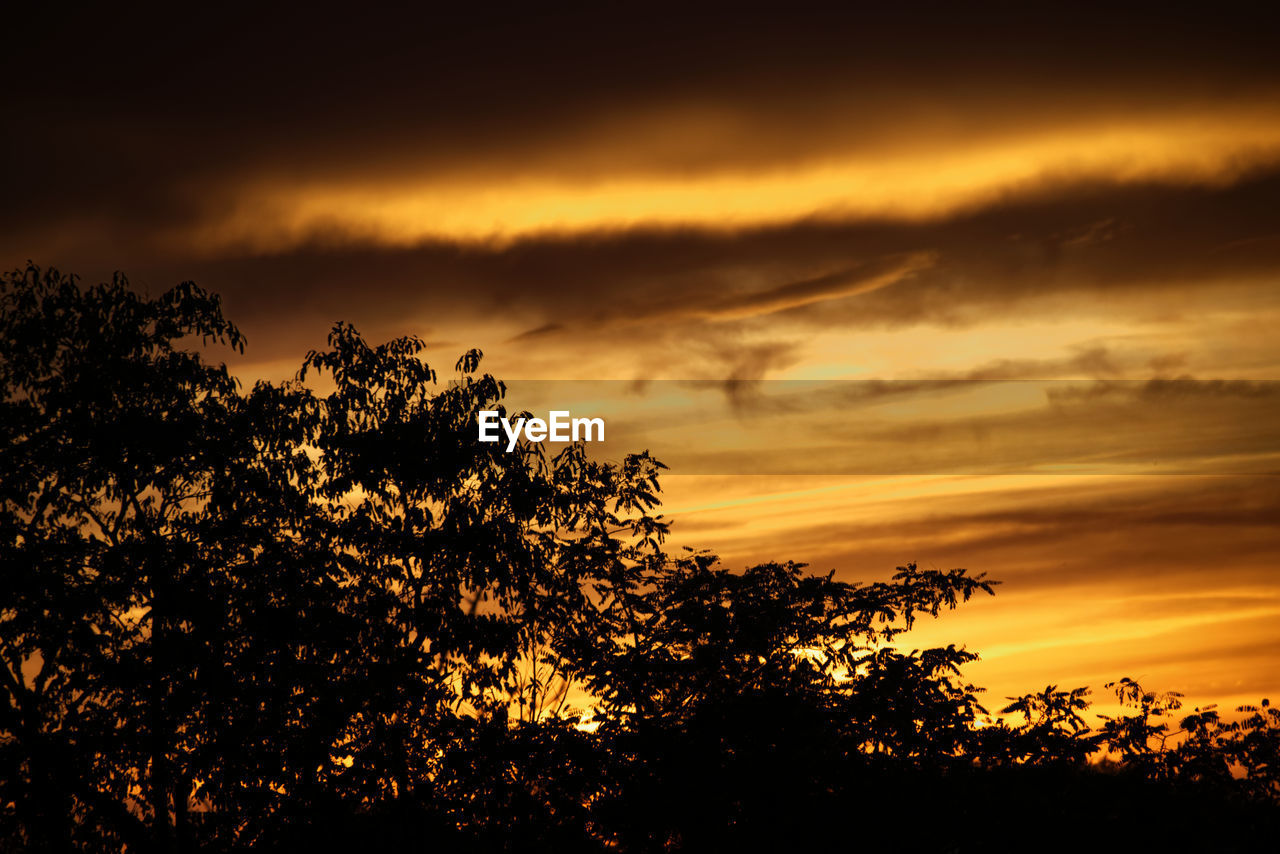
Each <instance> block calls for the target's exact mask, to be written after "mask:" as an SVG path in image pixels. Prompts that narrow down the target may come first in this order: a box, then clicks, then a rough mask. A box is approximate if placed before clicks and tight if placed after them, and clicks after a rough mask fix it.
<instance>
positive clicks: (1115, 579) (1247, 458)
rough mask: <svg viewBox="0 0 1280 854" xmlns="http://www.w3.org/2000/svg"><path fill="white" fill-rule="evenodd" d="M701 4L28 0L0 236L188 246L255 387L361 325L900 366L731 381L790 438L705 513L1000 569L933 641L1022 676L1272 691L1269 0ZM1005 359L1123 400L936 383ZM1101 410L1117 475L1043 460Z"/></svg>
mask: <svg viewBox="0 0 1280 854" xmlns="http://www.w3.org/2000/svg"><path fill="white" fill-rule="evenodd" d="M704 8H705V9H707V11H703V12H699V13H697V14H691V13H689V12H688V11H687V10H686V11H679V7H675V6H672V7H666V8H664V7H660V6H648V7H644V8H635V9H633V10H632V11H624V9H623V7H620V6H607V7H605V6H598V7H585V6H584V7H582V8H580V9H577V10H572V11H570V10H562V11H557V12H554V13H549V12H545V11H544V10H542V9H541V8H539V7H538V6H536V5H533V4H531V5H529V6H528V7H527V8H526V9H525V11H522V12H514V13H513V12H507V11H499V10H497V9H488V10H486V11H485V12H482V13H479V14H477V15H476V16H473V17H466V18H463V17H460V16H456V15H445V14H441V13H434V12H426V11H421V12H419V13H416V14H414V15H407V14H405V15H400V14H390V13H386V14H366V15H364V16H363V17H362V19H361V20H360V21H349V22H343V21H335V20H333V19H332V18H323V19H321V18H320V16H319V13H318V12H317V11H315V10H314V8H313V9H312V10H311V11H305V10H303V9H301V7H300V10H299V11H297V12H295V13H289V14H286V13H285V12H274V13H263V12H260V11H255V12H253V13H248V12H242V11H237V10H234V9H232V8H231V7H228V6H217V7H216V8H215V7H212V6H209V7H205V8H203V9H201V10H200V11H198V12H195V13H191V12H189V11H188V10H184V11H183V13H182V15H181V16H177V15H174V16H172V17H166V16H162V15H144V14H142V13H138V14H137V15H136V16H134V17H131V18H120V17H118V16H116V15H115V13H114V10H112V14H111V15H110V16H109V15H108V14H107V13H106V12H102V13H93V14H83V15H79V16H77V17H76V19H75V20H74V21H72V20H70V19H63V18H58V17H54V16H51V14H52V13H41V12H37V11H30V10H21V11H15V12H13V13H9V14H7V15H6V17H8V18H10V19H11V20H10V25H9V26H8V27H7V29H8V30H9V33H8V35H9V38H8V39H7V41H8V42H10V46H9V48H7V49H6V51H5V52H3V54H2V55H0V64H2V65H3V72H2V73H3V79H4V80H5V86H4V95H3V96H0V97H3V98H4V101H5V111H4V115H5V118H4V121H5V123H6V131H5V134H4V137H3V143H2V144H3V145H4V147H5V149H6V152H5V155H4V157H3V160H2V161H0V164H2V165H0V170H2V171H0V186H2V187H3V198H4V199H5V202H6V203H5V204H4V205H3V207H2V208H0V263H3V264H4V265H5V266H7V267H9V268H12V267H15V266H18V265H20V264H23V263H25V262H26V261H27V260H28V259H31V260H33V261H35V262H36V263H38V264H41V265H48V266H57V267H59V268H61V269H63V270H66V271H71V272H76V273H79V274H80V275H81V276H82V277H83V278H84V279H85V280H87V281H97V280H101V279H103V278H105V277H108V276H109V275H110V274H111V272H112V271H113V270H117V269H118V270H122V271H124V272H126V273H127V274H128V275H129V277H130V279H131V281H132V282H133V283H134V285H135V286H137V287H138V288H140V289H145V290H149V291H150V292H152V293H156V292H159V291H161V290H163V289H166V288H168V287H169V286H171V285H173V284H175V283H177V282H178V281H181V280H185V279H194V280H195V281H197V282H198V283H199V284H201V285H203V286H204V287H206V288H208V289H211V290H214V291H217V292H219V293H221V294H222V295H223V297H224V300H225V308H226V311H227V313H228V315H229V316H230V317H231V318H232V319H233V320H235V321H236V322H237V323H239V324H240V326H241V327H242V329H243V330H244V331H245V332H246V334H247V336H248V340H249V346H248V349H247V351H246V353H245V355H244V356H243V357H237V358H236V359H234V360H233V362H232V365H233V368H234V370H235V371H236V373H237V374H238V375H239V376H241V377H242V378H243V379H244V380H246V381H251V380H252V379H255V378H268V379H283V378H286V377H289V376H291V375H292V373H293V372H294V371H295V370H296V368H297V366H298V364H299V362H300V360H301V358H302V356H303V354H304V353H305V352H306V351H307V350H308V349H310V348H313V347H318V346H320V345H322V344H323V342H324V336H325V334H326V332H327V330H328V328H329V327H330V325H331V324H332V323H333V322H334V321H337V320H346V321H350V322H352V323H354V324H356V326H357V327H359V329H360V330H361V331H362V332H363V333H365V335H366V336H367V337H368V338H370V339H375V340H383V339H385V338H388V337H392V336H397V335H404V334H416V335H420V336H422V337H423V338H425V339H426V340H427V341H428V342H430V343H429V354H430V358H431V361H432V363H433V364H434V365H435V366H436V367H438V368H439V369H441V373H442V374H446V373H448V369H449V368H451V366H452V365H453V363H454V360H455V359H456V358H457V356H458V355H459V354H460V353H462V352H463V351H464V350H466V349H468V348H471V347H479V348H481V349H483V350H484V352H485V354H486V356H485V363H484V365H485V367H486V368H487V369H488V370H489V371H491V372H493V373H495V374H496V375H498V376H499V377H502V378H507V379H511V380H613V381H623V383H622V384H623V385H629V387H635V388H637V389H643V388H644V385H643V384H644V383H645V382H648V381H654V380H699V381H719V380H734V381H743V382H748V383H749V382H750V381H755V380H794V381H800V380H821V381H859V380H876V381H899V383H900V385H898V386H897V388H899V389H906V391H905V392H904V394H908V395H915V396H913V397H910V402H903V401H901V400H899V402H898V404H896V405H897V406H898V407H899V408H898V409H896V410H893V411H892V412H890V411H889V410H885V409H877V410H875V414H874V417H875V421H874V423H875V425H878V427H879V428H880V432H879V433H875V432H874V431H873V432H872V433H868V434H866V435H864V434H861V433H859V434H858V435H857V436H854V435H852V434H851V433H845V432H841V431H840V430H839V429H838V427H837V426H836V425H834V423H833V424H831V425H828V426H827V427H824V428H823V429H821V430H819V429H816V428H815V429H812V430H802V429H794V425H793V426H792V427H780V426H779V424H778V423H777V422H773V421H770V420H769V419H768V418H764V417H760V416H759V413H758V412H756V413H754V414H751V413H748V414H745V415H744V413H743V411H742V408H741V407H742V402H741V400H739V399H736V398H735V397H734V396H733V395H732V394H724V395H721V396H720V397H715V396H714V395H713V396H711V397H710V398H708V399H709V400H712V401H714V405H715V406H717V407H719V410H718V411H719V412H720V413H721V415H722V416H723V417H724V418H725V419H726V420H727V421H731V422H733V423H735V424H738V425H743V424H745V425H746V426H744V427H740V429H742V430H743V431H745V436H746V439H745V440H744V441H746V442H747V445H746V447H745V450H744V451H743V453H744V454H745V455H746V457H753V458H756V459H767V460H782V462H779V463H778V464H777V465H774V466H763V467H760V468H757V469H755V470H757V471H772V472H777V473H771V474H742V473H740V472H741V471H743V470H744V469H743V468H742V467H741V465H739V464H737V463H732V464H730V463H724V464H722V465H720V466H719V467H717V466H716V465H713V464H710V463H707V462H706V461H705V459H704V460H703V462H702V463H698V462H697V459H696V455H695V457H691V458H690V461H689V462H687V463H686V466H685V468H684V469H683V470H682V469H681V467H680V466H679V465H673V470H672V472H671V475H670V476H669V477H668V478H667V480H666V482H665V489H666V496H667V497H666V508H665V510H666V512H668V513H669V514H670V515H671V516H672V517H673V518H674V520H675V523H676V524H675V527H674V531H673V542H674V544H676V545H690V546H696V547H709V548H712V549H713V550H716V551H717V552H718V553H720V554H721V555H722V556H723V557H724V559H725V561H726V563H728V564H729V565H730V566H733V567H741V566H745V565H748V564H749V563H751V562H758V561H762V560H768V559H792V560H798V561H805V562H808V563H809V564H811V565H812V567H813V568H814V569H816V570H821V571H823V572H825V571H827V570H829V569H835V570H836V573H837V576H838V577H841V578H844V579H848V580H858V579H867V580H872V579H880V578H884V577H886V576H887V575H888V574H889V573H890V572H892V570H893V568H894V567H895V566H897V565H899V564H902V563H905V562H907V561H917V562H918V563H920V564H921V565H922V566H935V567H938V568H950V567H954V566H965V567H968V568H969V569H971V570H973V571H975V572H986V573H987V574H988V575H990V576H991V577H994V578H997V579H1000V580H1001V581H1002V582H1003V586H1002V587H1000V588H999V589H998V595H997V596H996V597H994V598H992V599H989V600H984V601H981V602H977V603H974V604H971V605H969V606H967V607H966V608H964V609H962V610H961V611H959V612H957V613H955V614H953V615H949V616H948V617H946V618H945V619H943V620H940V621H939V622H937V623H936V624H929V625H925V626H922V627H921V628H920V630H919V632H918V635H917V636H909V642H910V643H912V644H914V645H922V644H925V643H933V642H942V643H949V642H963V643H966V644H968V645H969V647H970V648H971V649H973V650H974V651H976V652H978V653H980V654H981V655H982V660H981V661H980V662H978V663H976V664H974V665H972V666H971V668H970V669H969V671H968V675H969V677H970V678H971V679H972V680H973V681H975V682H976V683H977V684H979V685H984V686H986V687H987V688H988V689H989V695H988V697H989V699H990V700H991V705H999V702H1000V698H1002V697H1003V696H1005V695H1007V694H1013V693H1015V692H1017V693H1021V692H1024V691H1029V690H1033V689H1040V688H1043V687H1044V686H1045V684H1047V683H1057V684H1060V685H1063V686H1075V685H1080V684H1089V685H1092V686H1094V688H1095V690H1096V691H1097V692H1098V693H1099V695H1101V694H1102V693H1103V692H1102V690H1101V689H1102V684H1103V683H1104V682H1106V681H1109V680H1112V679H1117V678H1119V677H1122V676H1132V677H1134V678H1138V679H1140V680H1141V681H1142V682H1143V683H1144V684H1147V685H1148V686H1149V687H1152V688H1159V689H1163V690H1178V691H1183V692H1185V693H1186V694H1187V695H1188V699H1189V700H1190V701H1191V702H1192V703H1193V704H1196V703H1203V702H1219V703H1223V704H1228V703H1230V704H1238V703H1241V702H1245V701H1249V700H1257V699H1259V698H1261V697H1263V696H1268V695H1270V696H1271V697H1273V698H1274V697H1276V696H1277V695H1280V478H1278V477H1277V474H1278V473H1280V384H1278V381H1280V336H1278V335H1277V330H1278V329H1280V59H1278V58H1277V49H1276V45H1277V43H1278V39H1280V30H1278V29H1277V27H1276V24H1275V22H1274V21H1272V20H1267V19H1263V18H1260V17H1257V16H1256V14H1255V15H1252V16H1251V15H1249V14H1247V13H1244V12H1238V11H1233V10H1231V9H1226V8H1223V7H1214V9H1213V11H1212V12H1210V11H1208V10H1207V7H1206V10H1205V11H1203V12H1199V13H1197V12H1192V11H1189V10H1185V9H1181V8H1180V7H1176V6H1170V5H1168V4H1161V5H1156V4H1151V5H1148V6H1144V7H1140V8H1138V9H1136V10H1134V11H1131V12H1125V13H1117V12H1112V13H1107V14H1103V13H1092V14H1083V13H1080V12H1079V11H1077V10H1075V9H1074V8H1073V7H1071V6H1065V5H1064V6H1048V5H1043V4H1035V5H1034V6H1033V5H1013V4H1009V5H1006V6H1003V7H1000V8H999V10H998V11H990V12H975V11H973V10H972V9H969V10H959V9H952V10H947V9H946V7H943V8H941V9H938V10H925V9H923V8H919V7H918V8H917V9H916V10H915V11H912V12H907V11H894V12H892V13H888V12H885V11H883V10H880V9H874V10H859V9H854V8H848V9H845V10H843V11H840V12H834V11H829V10H821V9H819V8H818V7H810V8H807V9H806V8H803V7H800V6H792V5H790V4H789V5H788V6H787V10H786V12H785V13H784V12H780V11H778V10H774V11H773V12H764V11H744V10H741V9H738V10H730V9H729V8H728V7H725V9H723V10H721V11H718V12H712V11H710V7H704ZM892 8H893V9H895V10H899V9H900V8H901V7H900V4H893V5H892ZM605 10H607V11H605ZM366 11H367V10H366ZM193 15H194V17H193ZM1012 380H1036V381H1055V382H1058V381H1074V382H1062V383H1060V384H1059V385H1055V386H1054V387H1055V388H1057V387H1061V388H1068V389H1076V390H1077V393H1079V394H1084V393H1087V391H1088V389H1094V390H1095V392H1096V393H1095V394H1094V395H1093V397H1091V398H1090V400H1095V399H1100V398H1101V397H1102V396H1104V394H1109V395H1113V398H1110V399H1109V400H1111V402H1110V403H1106V404H1105V405H1103V404H1097V405H1096V406H1095V405H1093V404H1090V408H1088V409H1087V410H1079V409H1071V404H1069V403H1067V404H1063V403H1062V400H1064V399H1066V397H1069V396H1070V394H1067V395H1066V396H1065V397H1064V396H1063V395H1058V396H1057V397H1054V396H1052V395H1049V396H1048V397H1049V398H1052V399H1051V400H1049V402H1048V403H1046V394H1045V393H1043V392H1040V393H1039V394H1038V396H1034V395H1033V399H1029V400H1025V401H1021V402H1020V403H1017V404H1016V405H1015V404H1012V403H1011V404H1009V405H1007V406H1005V405H1003V404H1001V405H995V404H993V403H991V402H990V401H988V402H986V403H983V404H981V406H982V407H985V408H983V409H982V411H981V412H978V411H977V410H975V409H973V408H965V407H963V406H953V407H951V408H948V404H946V402H945V401H942V400H941V399H940V398H938V397H937V396H936V394H935V392H936V387H935V388H929V382H926V381H932V382H933V383H934V384H935V386H936V383H938V382H939V381H947V382H951V381H956V382H959V383H964V384H966V385H965V386H964V387H965V388H978V387H986V386H987V385H991V386H997V385H998V387H999V388H1002V389H1005V390H1006V391H1007V390H1008V389H1011V388H1016V387H1030V386H1010V385H1007V383H1008V382H1009V381H1012ZM1151 380H1161V381H1163V380H1177V381H1178V382H1176V383H1170V384H1165V385H1161V384H1159V383H1156V384H1152V383H1149V382H1147V381H1151ZM1125 381H1129V382H1125ZM1197 381H1199V382H1197ZM1218 381H1222V382H1218ZM910 384H915V385H910ZM999 384H1004V385H999ZM845 386H847V387H850V388H863V389H881V388H884V387H885V386H882V385H875V384H871V385H864V386H858V385H852V384H847V383H846V384H845ZM845 386H842V387H845ZM770 387H773V386H770ZM921 389H923V391H921ZM1081 389H1084V390H1085V392H1079V390H1081ZM917 392H918V393H917ZM1054 401H1057V403H1055V402H1054ZM864 402H865V401H864ZM654 405H655V406H656V404H654ZM860 405H861V404H860ZM735 407H737V408H735ZM1068 410H1069V411H1068ZM859 411H860V412H863V413H864V414H865V412H867V411H869V410H859ZM1082 412H1083V413H1085V414H1084V415H1081V414H1080V413H1082ZM1064 413H1066V414H1064ZM822 414H824V416H826V417H833V418H837V417H838V415H839V413H838V412H836V413H835V415H834V416H833V410H830V409H823V410H822ZM1076 416H1079V417H1076ZM753 417H756V418H759V419H760V420H758V421H751V420H750V419H751V418H753ZM815 417H817V416H815ZM866 417H867V418H871V417H872V416H871V415H867V416H866ZM744 419H745V420H744ZM979 420H980V422H981V423H980V425H979V426H975V425H976V424H978V421H979ZM860 423H862V422H860ZM868 423H869V422H868ZM753 425H754V426H753ZM979 427H980V428H981V430H982V431H985V432H983V434H982V435H983V436H986V437H987V438H986V439H984V441H985V442H986V444H985V445H984V447H985V448H986V449H987V451H988V452H989V451H990V450H991V449H992V448H993V447H994V448H996V449H997V450H999V452H1000V454H1001V455H1002V456H1001V459H1002V460H1005V462H1006V463H1007V464H1006V465H1003V466H1000V467H994V466H992V465H990V459H989V457H983V458H981V460H979V461H974V460H973V459H971V458H970V457H968V456H967V455H968V454H969V453H970V449H971V445H972V442H973V441H974V440H973V435H974V431H975V430H977V429H979ZM752 431H754V432H752ZM1067 431H1072V432H1071V433H1070V435H1069V436H1068V433H1067ZM635 435H636V437H637V440H638V441H643V440H644V439H645V433H644V431H643V430H638V431H637V432H636V433H635ZM1081 436H1084V437H1086V438H1089V439H1092V438H1095V437H1096V440H1097V443H1098V447H1105V448H1106V456H1105V461H1104V464H1103V463H1099V462H1098V458H1093V459H1091V460H1090V465H1088V466H1085V467H1083V468H1081V467H1078V466H1077V467H1076V468H1074V469H1073V468H1071V467H1066V468H1063V467H1061V466H1060V467H1058V468H1052V467H1047V466H1043V465H1038V464H1037V463H1038V461H1043V460H1045V459H1048V458H1047V457H1043V456H1038V455H1044V454H1056V455H1057V456H1055V457H1053V461H1054V462H1055V464H1056V463H1060V462H1062V461H1063V460H1068V461H1069V460H1075V459H1077V458H1078V456H1079V453H1080V447H1081V445H1080V442H1081ZM752 437H754V439H753V438H752ZM1010 437H1012V438H1010ZM655 441H657V439H655ZM752 441H755V442H757V443H758V447H757V446H755V445H752V444H751V442H752ZM1002 442H1006V443H1009V445H1008V447H1006V446H1005V445H1003V444H1001V443H1002ZM1015 446H1016V447H1015ZM1063 448H1069V451H1063V450H1062V449H1063ZM640 449H641V447H636V448H634V450H640ZM922 455H923V456H922ZM1153 455H1154V456H1158V457H1159V458H1160V460H1168V459H1176V460H1177V465H1175V466H1173V467H1172V468H1168V467H1165V468H1159V467H1158V466H1157V467H1156V468H1155V469H1153V468H1151V466H1150V465H1148V464H1149V463H1151V458H1152V457H1153ZM864 457H865V458H867V465H866V466H865V467H860V466H859V465H857V464H856V461H858V460H860V459H861V458H864ZM872 457H874V458H875V460H874V461H873V460H872V459H871V458H872ZM851 458H852V459H854V460H855V463H854V464H849V462H848V461H849V459H851ZM837 459H838V460H842V461H843V462H842V463H841V464H840V465H836V464H834V463H831V462H830V461H831V460H837ZM899 460H910V461H914V462H910V463H909V464H908V463H907V462H903V463H902V464H901V466H899V463H898V461H899ZM797 461H798V462H797ZM873 462H874V463H875V464H872V463H873ZM1144 465H1146V466H1147V467H1146V468H1143V466H1144ZM1081 471H1083V472H1085V473H1078V472H1081ZM1153 471H1158V473H1152V472H1153ZM824 472H838V473H835V474H824ZM912 638H914V639H912Z"/></svg>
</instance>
